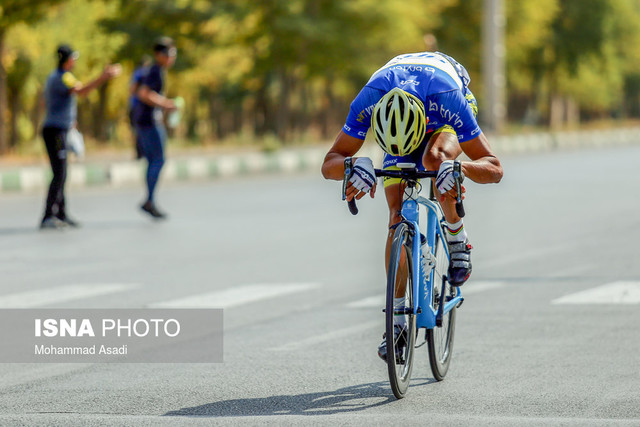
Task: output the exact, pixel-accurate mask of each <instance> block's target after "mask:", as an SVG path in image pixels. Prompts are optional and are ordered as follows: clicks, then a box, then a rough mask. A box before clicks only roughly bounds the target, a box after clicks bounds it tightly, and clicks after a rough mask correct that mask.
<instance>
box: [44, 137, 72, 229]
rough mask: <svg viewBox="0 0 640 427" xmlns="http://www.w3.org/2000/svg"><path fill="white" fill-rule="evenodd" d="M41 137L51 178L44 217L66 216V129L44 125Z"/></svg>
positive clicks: (62, 217)
mask: <svg viewBox="0 0 640 427" xmlns="http://www.w3.org/2000/svg"><path fill="white" fill-rule="evenodd" d="M42 137H43V138H44V144H45V146H46V147H47V154H49V161H50V162H51V170H52V172H53V178H52V179H51V185H50V186H49V193H48V194H47V205H46V208H45V211H44V217H45V218H47V217H51V216H54V215H55V216H57V217H58V218H60V219H64V218H66V212H65V207H64V183H65V181H66V180H67V147H66V143H67V129H60V128H55V127H45V128H44V129H42Z"/></svg>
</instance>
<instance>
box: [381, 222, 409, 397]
mask: <svg viewBox="0 0 640 427" xmlns="http://www.w3.org/2000/svg"><path fill="white" fill-rule="evenodd" d="M411 245H412V238H411V234H410V231H409V227H408V226H407V225H406V224H400V225H399V226H398V227H397V228H396V231H395V233H394V235H393V241H392V245H391V253H390V257H389V271H388V274H387V301H386V306H385V336H386V345H387V370H388V371H389V383H390V384H391V390H392V391H393V394H394V395H395V396H396V398H398V399H402V398H403V397H404V395H405V393H406V392H407V388H408V387H409V382H410V381H411V371H412V369H413V356H414V352H415V341H416V333H417V330H416V316H415V314H414V301H413V286H414V283H413V275H412V273H413V262H412V258H411V254H412V250H411ZM403 254H404V256H403ZM402 275H406V277H403V276H402ZM398 280H400V283H402V282H404V284H405V291H404V295H405V299H406V301H405V303H404V304H403V306H402V307H395V304H394V302H395V300H394V298H395V296H396V284H400V283H398ZM398 312H404V314H402V315H403V316H405V319H404V320H405V324H406V338H405V340H404V341H405V342H404V343H403V342H402V340H396V339H394V325H395V324H396V320H398V319H397V317H396V316H398V315H400V314H398ZM403 344H404V345H403Z"/></svg>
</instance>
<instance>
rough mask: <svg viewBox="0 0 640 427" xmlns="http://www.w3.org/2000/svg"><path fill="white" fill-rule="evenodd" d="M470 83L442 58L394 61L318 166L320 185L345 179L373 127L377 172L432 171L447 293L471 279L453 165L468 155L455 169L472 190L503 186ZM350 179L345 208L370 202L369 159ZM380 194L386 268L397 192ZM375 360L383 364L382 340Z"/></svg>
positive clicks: (396, 187)
mask: <svg viewBox="0 0 640 427" xmlns="http://www.w3.org/2000/svg"><path fill="white" fill-rule="evenodd" d="M469 82H470V78H469V74H468V73H467V71H466V70H465V68H464V67H463V66H462V65H460V64H459V63H458V62H456V61H455V60H454V59H453V58H451V57H449V56H447V55H445V54H443V53H440V52H419V53H410V54H404V55H399V56H397V57H395V58H393V59H392V60H391V61H389V62H388V63H387V64H386V65H384V66H383V67H382V68H380V69H379V70H378V71H376V72H375V73H373V75H372V76H371V78H370V79H369V82H368V83H367V84H366V85H365V86H364V88H362V90H361V91H360V93H359V94H358V95H357V96H356V98H355V99H354V100H353V102H352V103H351V109H350V112H349V115H348V116H347V121H346V124H345V125H344V126H343V128H342V130H341V131H340V132H339V134H338V136H337V138H336V140H335V142H334V144H333V146H332V147H331V149H330V150H329V152H328V153H327V155H326V157H325V159H324V163H323V165H322V174H323V176H324V177H325V178H327V179H334V180H341V179H343V176H344V160H345V158H347V157H351V156H353V155H355V154H356V153H357V152H358V150H359V149H360V147H362V144H363V143H364V139H365V136H366V134H367V131H368V130H369V128H370V127H372V131H373V134H374V137H375V140H376V142H377V143H378V145H379V146H380V147H381V148H382V149H383V150H384V151H385V153H386V154H385V156H384V161H383V169H386V170H393V169H395V170H397V169H398V167H397V166H396V165H397V164H398V163H402V162H410V163H415V164H416V165H417V166H418V168H419V169H422V170H424V168H426V169H428V170H437V171H438V175H437V177H436V178H435V180H434V182H433V185H434V187H435V188H436V189H437V191H438V193H439V194H440V197H439V202H440V206H441V207H442V210H443V212H444V216H445V219H446V221H447V224H446V231H447V233H446V234H447V241H448V243H449V251H450V254H451V264H450V266H449V273H448V277H449V283H451V285H453V286H460V285H462V284H464V282H465V281H466V280H467V279H468V278H469V276H470V274H471V249H472V246H471V244H470V243H469V240H468V238H467V233H466V230H465V229H464V225H463V221H462V218H460V217H459V216H458V214H457V213H456V209H455V201H456V195H457V194H456V190H455V180H454V177H453V164H454V160H455V159H457V158H458V156H460V154H462V153H463V152H464V153H465V154H466V155H467V157H468V158H469V159H470V160H469V161H463V162H461V169H462V173H463V175H464V176H466V177H468V178H469V179H471V180H472V181H474V182H477V183H480V184H488V183H497V182H499V181H500V180H501V179H502V166H501V165H500V161H499V160H498V158H497V157H496V156H495V155H494V154H493V152H492V151H491V147H490V146H489V143H488V141H487V138H486V136H485V135H484V133H482V130H481V129H480V127H479V126H478V123H477V121H476V118H475V116H476V114H477V108H478V107H477V103H476V100H475V97H474V96H473V94H472V93H471V91H470V90H469V88H468V85H469ZM353 171H354V172H353V175H352V176H351V178H350V179H349V183H348V185H347V200H352V199H354V198H355V199H360V198H362V197H363V196H364V195H365V194H367V193H370V195H371V197H373V196H374V194H375V190H376V179H375V172H374V168H373V163H372V161H371V159H370V158H368V157H357V158H354V159H353ZM384 190H385V196H386V199H387V204H388V207H389V233H388V236H387V245H386V255H385V259H386V260H387V261H386V263H385V264H388V259H389V251H390V248H391V241H392V238H393V233H394V229H395V225H396V224H397V223H398V222H399V221H400V220H401V217H400V209H401V206H402V194H403V191H402V190H403V189H402V188H401V183H400V180H399V179H397V178H385V180H384ZM463 191H464V190H463ZM399 317H400V318H401V319H402V318H403V316H399ZM400 321H402V320H400ZM398 326H399V327H398V328H395V329H396V333H395V334H401V333H402V326H403V325H398ZM395 334H394V335H395ZM378 355H379V356H380V357H381V358H383V359H384V360H386V345H385V342H384V340H383V343H382V344H381V345H380V347H379V348H378Z"/></svg>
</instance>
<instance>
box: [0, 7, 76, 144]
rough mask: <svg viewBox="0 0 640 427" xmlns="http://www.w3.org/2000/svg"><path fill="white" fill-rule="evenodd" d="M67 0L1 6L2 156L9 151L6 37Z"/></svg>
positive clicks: (0, 90)
mask: <svg viewBox="0 0 640 427" xmlns="http://www.w3.org/2000/svg"><path fill="white" fill-rule="evenodd" d="M64 1H66V0H3V1H2V4H0V154H3V153H5V152H6V151H7V134H6V127H5V123H6V120H7V71H6V69H5V67H4V64H3V61H2V58H4V51H5V49H4V45H5V36H6V34H7V31H8V30H9V28H11V27H12V26H14V25H16V24H18V23H21V22H26V23H33V22H36V21H38V20H40V19H42V18H43V17H44V16H45V14H46V12H47V11H48V10H50V9H51V7H52V6H55V5H56V4H59V3H63V2H64Z"/></svg>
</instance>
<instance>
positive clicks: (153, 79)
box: [140, 67, 162, 93]
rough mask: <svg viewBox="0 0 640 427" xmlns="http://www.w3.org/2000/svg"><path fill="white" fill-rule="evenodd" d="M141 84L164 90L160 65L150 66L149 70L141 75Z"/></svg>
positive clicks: (156, 90) (157, 90)
mask: <svg viewBox="0 0 640 427" xmlns="http://www.w3.org/2000/svg"><path fill="white" fill-rule="evenodd" d="M140 86H147V87H148V88H149V89H151V90H153V91H155V92H158V93H160V91H162V75H161V74H160V67H150V68H149V69H148V70H147V72H146V73H144V74H143V75H142V76H141V77H140Z"/></svg>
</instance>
